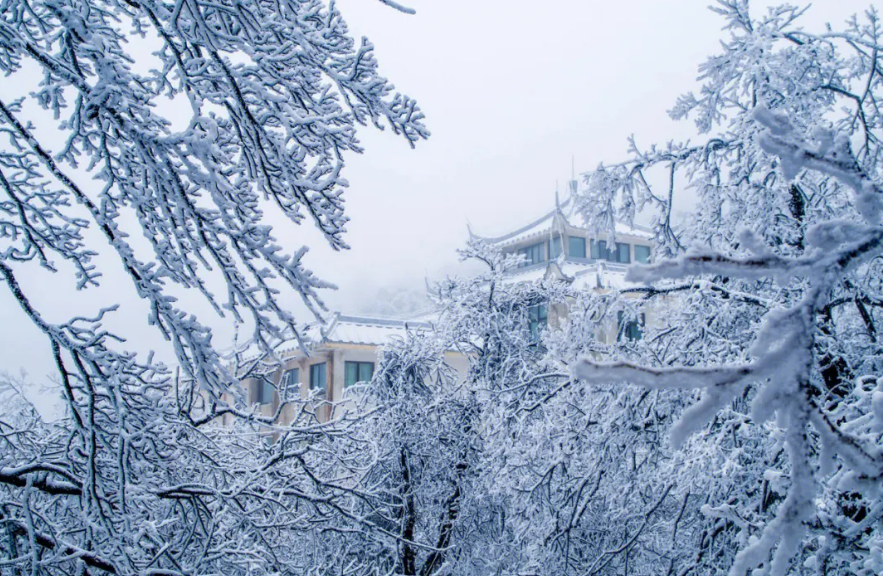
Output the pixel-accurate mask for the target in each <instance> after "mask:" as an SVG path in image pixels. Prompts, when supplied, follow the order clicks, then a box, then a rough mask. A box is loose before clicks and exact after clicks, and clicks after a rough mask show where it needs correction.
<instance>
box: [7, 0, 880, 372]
mask: <svg viewBox="0 0 883 576" xmlns="http://www.w3.org/2000/svg"><path fill="white" fill-rule="evenodd" d="M406 4H408V5H409V6H411V7H413V8H415V9H416V11H417V13H416V15H413V16H410V15H406V14H402V13H400V12H397V11H395V10H392V9H390V8H389V7H387V6H385V5H384V4H382V3H381V2H378V1H376V0H339V1H338V5H339V7H340V9H341V11H342V13H343V14H344V17H345V18H346V19H347V21H348V22H349V24H350V27H351V29H352V31H353V33H354V34H355V35H356V36H362V35H365V36H368V37H369V38H370V40H371V41H372V42H373V43H374V44H375V47H376V53H377V58H378V60H379V62H380V66H381V70H382V72H383V73H384V74H385V75H386V76H387V77H389V78H391V79H392V80H393V81H394V82H395V83H396V86H397V88H398V89H399V90H401V91H402V92H404V93H406V94H408V95H410V96H412V97H414V98H416V99H417V100H418V102H419V103H420V106H421V107H422V109H423V111H424V113H425V114H426V117H427V119H426V123H427V125H428V127H429V128H430V130H431V131H432V136H431V138H430V139H429V140H428V141H426V142H420V143H418V145H417V147H416V148H415V149H413V150H412V149H410V147H409V146H408V144H407V143H406V142H405V141H404V140H403V139H400V138H396V137H395V136H394V135H393V134H392V133H391V132H390V131H389V130H386V131H384V132H378V131H377V130H374V129H372V128H369V127H365V128H364V129H363V130H362V132H361V139H362V142H363V144H364V147H365V149H366V151H365V153H364V154H363V155H359V156H350V157H349V160H348V164H347V167H346V170H345V176H346V177H347V179H348V180H349V182H350V188H349V190H348V191H347V193H346V201H347V211H348V215H349V217H350V218H351V222H350V223H349V224H348V233H347V236H346V239H347V241H348V243H349V245H350V246H351V249H349V250H347V251H342V252H335V251H332V250H331V249H330V248H328V246H327V245H324V244H323V242H322V240H321V238H320V237H319V235H318V234H317V233H315V231H313V230H309V229H308V227H309V226H311V225H310V224H305V225H304V226H301V227H299V229H289V228H284V227H287V226H290V224H288V223H287V222H283V221H278V222H277V221H274V223H275V224H277V226H279V227H280V229H278V230H277V235H278V236H279V237H281V238H284V239H286V241H289V239H290V242H291V243H292V250H293V249H295V248H297V247H299V246H300V245H301V244H307V245H309V246H310V253H309V255H308V256H307V258H306V262H307V265H308V266H309V267H310V268H311V269H312V270H314V271H315V272H316V274H317V275H318V276H319V277H321V278H323V279H325V280H327V281H329V282H332V283H334V284H336V285H337V286H338V289H337V290H335V291H328V292H327V294H326V295H325V300H326V303H327V305H328V307H329V308H330V309H332V310H343V311H347V312H358V311H370V310H377V309H378V302H377V299H378V298H380V299H382V300H384V302H381V303H383V304H385V303H386V302H385V300H387V299H388V295H389V294H391V293H393V292H395V291H400V290H412V291H417V292H419V291H421V290H423V289H424V286H425V282H426V280H427V279H429V280H431V279H434V278H439V277H441V276H444V275H445V274H453V273H458V271H459V270H461V269H460V268H459V266H458V263H457V254H456V250H457V248H458V247H460V246H461V245H462V244H463V242H464V241H465V239H466V237H467V228H466V226H467V222H469V223H471V225H472V228H473V230H474V231H476V232H477V233H479V234H486V235H495V234H501V233H504V232H506V231H508V230H510V229H512V228H515V227H518V226H520V225H522V224H524V223H525V222H527V221H529V220H531V219H533V218H536V217H537V216H539V215H540V214H541V213H543V212H544V211H547V210H549V209H551V207H552V206H553V203H554V197H555V190H556V185H557V186H558V187H559V188H561V190H562V191H563V190H564V188H565V186H566V182H567V180H569V179H570V178H571V171H572V166H575V169H576V172H577V173H579V172H584V171H587V170H591V169H592V168H594V167H595V166H596V165H597V164H598V163H599V162H609V161H616V160H619V159H622V158H624V157H625V154H626V138H627V137H628V136H629V135H631V134H634V135H636V137H637V140H638V143H639V144H642V145H649V144H650V143H653V142H665V141H667V140H670V139H684V138H688V137H690V136H691V135H692V134H693V129H692V125H691V124H689V123H687V122H674V121H672V120H671V119H669V117H668V116H667V114H666V110H668V109H669V108H670V107H671V106H672V105H673V103H674V101H675V98H676V97H677V96H678V95H679V94H680V93H682V92H684V91H687V90H691V89H695V88H696V86H697V67H698V65H699V64H700V63H701V62H702V61H703V60H704V59H705V57H706V56H708V55H710V54H712V53H714V52H715V51H716V50H717V49H718V47H719V44H718V42H719V39H720V38H722V37H723V35H724V34H727V33H726V32H722V31H721V29H720V27H721V20H720V18H719V17H718V16H717V15H716V14H714V13H713V12H711V11H710V10H708V8H707V4H708V0H696V1H694V0H690V1H679V2H672V1H669V2H660V1H658V0H642V1H638V0H627V1H618V2H609V1H587V0H570V1H558V2H526V1H521V0H509V1H506V2H502V1H493V2H492V1H488V0H484V1H482V0H478V1H476V0H472V1H470V2H466V1H464V0H435V1H431V0H411V2H410V3H408V2H406ZM867 5H868V2H867V1H866V0H865V1H853V0H849V1H846V0H836V1H835V0H828V1H825V2H819V3H816V5H815V6H814V7H813V9H812V10H811V11H810V13H809V15H808V17H807V18H806V19H805V24H806V25H807V26H812V27H815V28H818V26H820V25H821V24H822V23H824V22H826V21H843V20H845V19H846V18H847V17H848V16H849V15H850V14H852V13H854V12H857V11H861V10H863V9H864V8H866V7H867ZM753 9H754V10H759V9H761V4H760V3H756V5H754V6H753ZM10 90H12V87H11V83H9V82H7V83H4V84H3V85H0V95H2V97H3V98H4V99H7V98H9V97H10V95H11V92H10ZM556 183H557V184H556ZM121 282H122V283H124V282H125V279H124V278H122V277H121V276H114V275H113V274H112V273H110V274H108V275H107V276H106V277H105V279H104V286H103V288H102V289H101V291H96V292H94V293H92V294H85V295H80V296H78V298H77V300H76V302H79V303H80V304H83V303H86V304H87V305H88V306H92V309H91V310H86V311H83V310H79V309H78V310H77V313H83V312H94V310H95V309H96V308H97V307H98V306H107V305H110V304H113V303H114V302H120V303H122V304H124V305H125V306H124V307H123V310H122V311H121V312H120V313H119V314H118V316H117V318H116V319H115V322H117V323H120V324H124V325H125V326H126V327H127V334H128V336H129V342H128V344H127V346H128V347H130V348H133V349H136V350H139V351H145V350H148V349H157V350H158V352H159V353H160V355H161V356H164V357H168V356H167V355H168V350H167V349H165V344H164V343H163V342H162V340H161V339H159V338H158V336H157V335H156V333H155V332H156V331H155V330H154V329H153V328H151V327H148V326H147V325H146V320H145V319H146V309H145V307H144V306H143V304H141V303H139V302H137V297H136V296H135V295H134V292H133V291H132V290H131V287H130V286H125V287H124V288H125V289H122V288H120V283H121ZM32 283H33V284H34V285H35V286H36V288H35V290H36V291H37V292H38V293H39V298H38V300H39V302H38V303H40V304H42V305H44V306H46V307H47V308H48V309H49V310H52V311H54V312H55V313H57V314H58V315H59V316H58V318H52V319H53V320H61V319H63V318H64V317H65V316H64V314H67V315H70V314H71V310H72V308H73V307H74V304H73V303H71V302H70V301H69V300H68V296H67V295H68V294H69V290H68V287H67V286H66V285H65V283H64V282H63V281H53V280H52V276H51V275H49V274H47V273H45V272H41V273H35V275H34V277H33V278H32ZM378 295H379V296H378ZM288 298H289V297H286V301H288ZM290 300H291V302H292V306H294V305H295V304H294V302H295V299H294V298H290ZM62 313H64V314H62ZM50 316H51V315H50ZM0 324H2V325H3V329H2V330H0V350H2V352H0V369H5V370H10V371H18V370H19V369H24V370H26V371H27V372H28V373H29V374H30V375H31V377H32V379H34V380H35V381H45V379H46V377H47V375H49V374H51V372H52V370H53V366H52V365H51V363H50V362H49V354H48V346H47V344H46V342H45V340H44V339H43V337H42V336H41V335H40V334H39V333H38V332H37V331H36V330H35V329H33V328H32V327H31V326H30V325H29V324H28V322H27V319H26V318H24V315H23V314H22V313H21V311H20V310H19V309H18V307H17V305H16V303H15V302H14V301H13V300H12V298H11V297H10V296H9V295H8V294H6V293H5V292H4V293H2V294H0ZM217 329H218V332H217V334H216V338H215V342H216V345H217V346H219V347H224V346H225V345H226V344H228V343H229V340H230V334H231V330H230V326H229V324H228V323H225V322H219V323H218V324H217Z"/></svg>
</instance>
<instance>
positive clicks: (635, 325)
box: [616, 311, 645, 342]
mask: <svg viewBox="0 0 883 576" xmlns="http://www.w3.org/2000/svg"><path fill="white" fill-rule="evenodd" d="M644 320H645V319H644V314H643V313H641V314H640V315H639V317H638V319H637V320H629V321H628V322H623V313H622V311H620V312H619V313H618V314H617V322H618V325H619V332H618V333H617V336H616V340H617V342H621V341H622V339H623V338H625V339H626V340H629V341H632V342H635V341H638V340H640V339H641V338H643V337H644Z"/></svg>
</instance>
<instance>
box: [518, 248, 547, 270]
mask: <svg viewBox="0 0 883 576" xmlns="http://www.w3.org/2000/svg"><path fill="white" fill-rule="evenodd" d="M518 253H519V254H521V255H522V256H524V258H525V261H524V262H522V263H521V264H520V265H519V268H526V267H527V266H533V265H534V264H538V263H540V262H543V261H544V260H545V259H546V246H545V243H543V242H540V243H538V244H533V245H531V246H527V247H525V248H521V249H520V250H518Z"/></svg>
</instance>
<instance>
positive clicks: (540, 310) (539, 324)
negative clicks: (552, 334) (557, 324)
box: [527, 304, 549, 342]
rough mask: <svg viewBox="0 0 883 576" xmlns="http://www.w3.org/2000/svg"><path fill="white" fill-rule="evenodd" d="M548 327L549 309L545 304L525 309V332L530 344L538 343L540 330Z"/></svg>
mask: <svg viewBox="0 0 883 576" xmlns="http://www.w3.org/2000/svg"><path fill="white" fill-rule="evenodd" d="M548 326H549V308H548V307H547V306H546V305H545V304H534V305H533V306H528V307H527V332H528V336H529V339H530V341H531V342H539V340H540V334H541V333H542V330H543V329H545V328H546V327H548Z"/></svg>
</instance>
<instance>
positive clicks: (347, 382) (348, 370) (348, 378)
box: [343, 362, 359, 386]
mask: <svg viewBox="0 0 883 576" xmlns="http://www.w3.org/2000/svg"><path fill="white" fill-rule="evenodd" d="M358 381H359V363H358V362H346V363H344V366H343V385H344V386H352V385H353V384H355V383H356V382H358Z"/></svg>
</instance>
